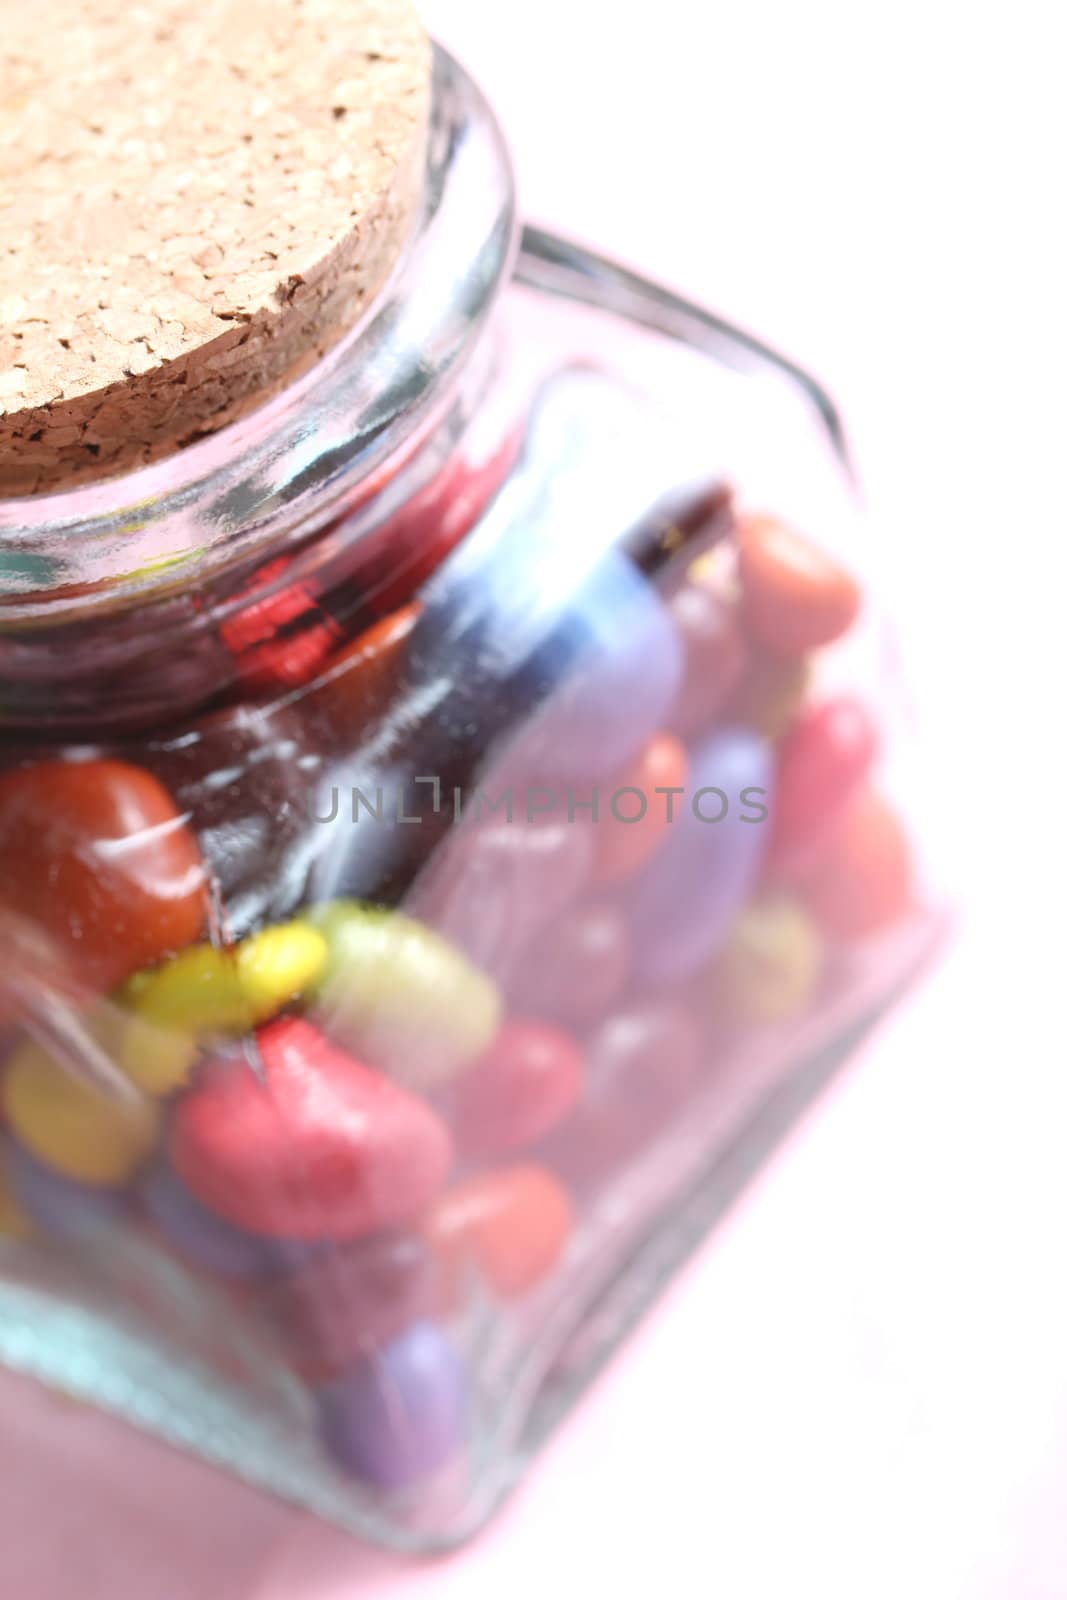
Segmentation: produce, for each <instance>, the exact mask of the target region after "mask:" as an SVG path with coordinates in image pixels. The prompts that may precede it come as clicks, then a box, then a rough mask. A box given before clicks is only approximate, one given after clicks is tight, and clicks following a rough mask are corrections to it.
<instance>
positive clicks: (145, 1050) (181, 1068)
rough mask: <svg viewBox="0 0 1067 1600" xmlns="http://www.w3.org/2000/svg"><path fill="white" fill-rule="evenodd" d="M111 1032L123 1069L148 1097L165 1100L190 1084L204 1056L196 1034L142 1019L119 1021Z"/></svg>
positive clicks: (134, 1017) (126, 1018) (116, 1021)
mask: <svg viewBox="0 0 1067 1600" xmlns="http://www.w3.org/2000/svg"><path fill="white" fill-rule="evenodd" d="M111 1031H112V1032H113V1033H114V1035H115V1039H116V1044H115V1056H116V1059H117V1061H118V1063H119V1066H120V1067H121V1068H122V1070H123V1072H125V1074H126V1076H127V1077H128V1078H129V1079H130V1080H131V1082H132V1083H135V1084H136V1085H137V1087H138V1088H139V1089H143V1090H144V1092H145V1094H152V1095H157V1096H159V1097H163V1096H165V1095H169V1094H173V1093H174V1091H175V1090H176V1089H181V1088H184V1086H185V1085H186V1084H187V1083H188V1081H189V1078H190V1076H191V1075H192V1071H193V1068H194V1066H195V1065H196V1062H197V1058H198V1056H199V1054H200V1050H199V1046H198V1044H197V1041H196V1039H195V1037H194V1036H193V1035H192V1034H190V1033H187V1032H186V1031H185V1030H184V1029H182V1028H175V1027H158V1026H157V1025H156V1024H155V1023H152V1022H149V1021H146V1020H145V1018H143V1017H138V1016H122V1017H121V1018H117V1019H115V1020H114V1021H113V1023H112V1028H111Z"/></svg>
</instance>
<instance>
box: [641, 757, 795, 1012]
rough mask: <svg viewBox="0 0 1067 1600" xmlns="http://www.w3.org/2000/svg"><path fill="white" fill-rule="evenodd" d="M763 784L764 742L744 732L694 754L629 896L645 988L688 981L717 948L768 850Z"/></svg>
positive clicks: (767, 780)
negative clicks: (661, 837) (668, 819)
mask: <svg viewBox="0 0 1067 1600" xmlns="http://www.w3.org/2000/svg"><path fill="white" fill-rule="evenodd" d="M771 781H772V779H771V761H770V754H769V750H768V747H767V745H766V744H765V742H764V741H763V740H762V739H760V738H759V737H758V736H757V735H756V734H754V733H750V732H747V731H746V730H744V729H736V728H731V729H724V730H723V731H722V732H721V733H718V734H715V735H714V736H713V737H712V738H711V739H709V740H708V741H707V742H706V743H705V744H703V745H702V746H701V747H700V748H699V749H698V750H696V751H694V753H693V756H692V759H691V764H690V779H689V790H688V792H687V793H686V795H685V796H684V797H683V799H682V800H681V801H680V803H679V805H678V806H677V808H676V810H675V816H674V821H673V823H672V824H671V827H670V828H669V830H668V835H667V839H666V842H665V843H664V845H663V846H662V848H661V849H660V850H659V851H658V853H657V854H656V855H655V856H654V857H653V859H652V861H651V862H650V863H649V865H648V866H647V867H646V869H645V871H644V872H643V873H642V874H641V875H640V877H638V878H637V879H636V880H635V881H634V883H633V884H632V885H631V886H629V888H628V893H627V904H628V907H629V909H630V913H631V918H632V922H633V927H634V940H635V945H636V952H635V966H636V968H637V970H638V971H639V972H640V973H642V974H643V975H644V976H645V977H646V978H648V979H649V980H650V981H652V982H654V983H661V982H667V981H673V980H675V979H682V978H687V977H689V976H691V975H692V974H693V973H694V972H696V971H697V970H698V969H699V968H700V967H702V966H703V965H704V963H705V962H707V961H709V960H710V959H711V957H712V956H713V955H714V954H715V952H716V950H717V949H718V947H719V946H720V945H721V944H722V942H723V940H724V939H725V937H726V935H727V933H728V932H729V930H730V926H731V924H732V923H733V921H734V918H735V917H736V915H737V913H738V911H739V910H740V908H741V906H742V905H743V904H744V902H745V901H746V900H747V899H748V896H749V894H750V892H751V890H752V889H753V887H754V885H755V882H756V879H757V877H758V874H759V870H760V865H761V863H762V860H763V856H764V853H765V851H766V848H767V843H768V839H769V835H770V828H769V825H768V822H767V820H766V818H767V807H768V806H769V804H770V791H771Z"/></svg>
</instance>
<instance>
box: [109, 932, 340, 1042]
mask: <svg viewBox="0 0 1067 1600" xmlns="http://www.w3.org/2000/svg"><path fill="white" fill-rule="evenodd" d="M328 954H329V951H328V947H327V944H326V940H325V939H324V938H323V936H322V934H321V933H319V932H318V930H317V929H315V928H313V927H312V926H311V925H310V924H309V923H306V922H291V923H286V924H285V925H283V926H281V927H276V928H264V929H263V931H262V932H261V933H257V934H253V935H252V937H251V938H248V939H245V940H242V942H241V943H240V944H239V945H237V946H236V948H235V949H233V950H219V949H216V948H215V946H213V945H206V944H201V945H193V946H192V947H191V948H190V949H187V950H183V951H181V953H180V954H179V955H176V956H174V957H172V958H171V960H170V961H168V962H167V963H166V965H164V966H162V967H157V968H155V969H154V970H153V971H151V972H144V973H138V974H137V976H136V977H134V978H133V979H132V980H131V981H130V982H129V983H128V984H127V985H126V988H125V990H124V991H123V995H122V999H123V1000H124V1002H125V1003H126V1004H127V1005H128V1006H129V1007H130V1008H131V1009H132V1010H133V1011H134V1012H135V1013H136V1015H137V1016H138V1017H139V1018H142V1019H144V1020H145V1021H146V1022H150V1023H155V1024H156V1025H157V1026H159V1027H175V1028H182V1029H185V1030H187V1031H192V1032H197V1031H199V1032H205V1033H207V1032H238V1033H242V1032H244V1031H245V1030H247V1029H248V1028H251V1027H253V1026H255V1024H257V1023H260V1022H266V1021H268V1020H269V1019H270V1018H271V1017H272V1016H274V1015H276V1013H277V1012H279V1011H281V1010H282V1009H283V1008H284V1007H285V1006H287V1005H290V1004H292V1002H293V1001H294V1000H298V999H300V997H301V996H302V995H303V994H304V993H305V992H306V991H308V990H310V989H313V988H314V987H315V986H316V985H317V984H318V983H319V981H320V980H321V978H322V976H323V973H324V972H325V970H326V962H327V958H328Z"/></svg>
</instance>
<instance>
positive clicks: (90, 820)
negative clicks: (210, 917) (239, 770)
mask: <svg viewBox="0 0 1067 1600" xmlns="http://www.w3.org/2000/svg"><path fill="white" fill-rule="evenodd" d="M0 896H2V899H3V902H4V904H5V905H6V906H8V907H9V908H11V909H12V910H14V911H15V912H17V913H21V914H22V915H23V916H25V917H27V918H29V919H31V920H33V919H36V921H37V923H38V925H39V926H40V927H41V928H42V929H43V930H44V931H45V932H46V933H47V934H48V935H50V936H51V938H52V940H53V941H54V943H55V945H56V948H57V950H58V951H59V952H60V954H61V955H63V956H64V957H65V958H66V960H67V961H68V962H69V965H70V968H71V970H72V972H74V973H75V974H76V975H77V977H78V978H79V979H80V980H81V981H82V982H84V983H86V984H88V985H90V986H92V987H93V988H95V989H99V990H107V989H111V988H113V987H114V986H115V985H116V984H118V983H120V982H121V981H122V980H123V979H124V978H126V977H128V976H129V974H130V973H131V972H135V971H137V969H138V968H140V967H145V966H149V965H151V964H152V963H153V962H155V961H159V960H160V959H161V958H162V957H163V956H165V955H168V954H170V952H171V951H174V950H179V949H181V948H182V947H183V946H184V945H187V944H190V943H191V942H192V941H193V940H194V939H196V938H198V937H199V935H200V933H201V931H202V929H203V927H204V920H205V915H206V910H207V879H206V875H205V872H204V868H203V865H202V863H201V860H200V853H199V850H198V848H197V844H196V840H195V839H194V837H193V834H192V832H191V831H190V829H189V828H188V826H187V825H186V822H185V820H184V818H183V817H182V816H181V814H180V813H179V812H178V810H177V808H176V807H175V805H174V802H173V801H172V799H171V797H170V795H169V794H168V793H167V791H166V790H165V789H164V788H163V787H162V785H161V784H160V783H159V782H157V780H156V779H155V778H153V777H152V775H151V774H150V773H148V772H145V771H144V770H142V769H141V768H139V767H134V766H129V765H127V764H126V763H124V762H119V761H79V762H64V761H43V762H40V763H38V764H37V765H35V766H31V767H23V768H20V769H18V770H16V771H14V772H8V773H6V774H4V775H3V776H2V777H0Z"/></svg>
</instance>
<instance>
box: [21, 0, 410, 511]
mask: <svg viewBox="0 0 1067 1600" xmlns="http://www.w3.org/2000/svg"><path fill="white" fill-rule="evenodd" d="M429 81H430V53H429V47H428V43H427V40H426V38H425V35H424V33H423V31H422V29H421V27H420V25H419V23H418V21H417V20H416V18H415V15H414V12H413V10H412V8H411V6H410V5H409V3H408V0H210V3H206V4H205V3H204V0H142V3H137V0H134V3H132V4H131V3H130V0H93V3H92V4H88V5H87V4H86V3H85V0H34V3H32V4H19V5H12V6H9V7H7V8H6V9H5V13H4V28H3V30H2V31H0V496H5V495H6V496H11V495H32V494H37V493H43V492H51V491H55V490H58V489H64V488H68V487H72V486H75V485H77V484H80V483H84V482H87V481H91V480H96V479H100V478H104V477H107V476H110V475H113V474H115V473H118V472H122V471H127V470H129V469H131V468H133V467H136V466H140V465H143V464H145V463H147V462H150V461H154V460H157V459H158V458H160V457H161V456H164V455H167V454H170V453H172V452H173V451H175V450H177V449H180V448H181V447H182V446H183V445H186V444H188V443H190V442H192V441H193V440H195V439H197V438H199V437H202V436H203V435H204V434H207V433H211V432H214V431H215V430H216V429H218V428H220V427H222V426H223V425H224V424H226V423H228V422H232V421H233V420H234V419H235V418H237V417H239V416H241V415H242V414H243V413H245V412H246V411H248V410H250V409H251V408H252V407H253V406H255V405H257V404H259V403H260V402H261V401H263V400H264V399H266V398H267V397H268V396H269V395H271V394H273V393H276V392H277V391H278V390H279V389H281V388H282V387H284V386H285V385H286V384H287V383H289V382H290V381H291V380H292V379H293V378H295V377H296V376H298V375H299V374H300V373H301V372H302V371H304V370H305V369H306V368H307V367H309V366H311V365H312V364H313V363H314V362H315V361H316V360H317V359H318V358H319V357H320V356H321V355H322V354H323V352H324V351H325V350H326V349H327V348H329V346H330V345H331V344H333V343H335V342H336V340H337V339H338V338H340V337H341V335H342V334H343V333H345V332H346V331H347V330H348V329H349V328H350V327H351V326H352V324H353V323H354V322H355V321H356V319H357V318H358V316H359V314H360V312H361V311H362V309H363V308H364V306H365V305H366V303H367V301H368V300H369V299H370V297H372V296H373V294H374V293H375V291H376V290H377V289H378V288H379V287H380V285H381V284H382V282H383V280H384V279H385V277H386V276H387V275H388V273H389V270H390V268H391V267H392V265H393V264H394V262H395V260H396V259H397V256H398V255H399V253H400V250H401V248H402V246H403V243H404V240H405V238H406V237H407V235H408V232H409V228H410V224H411V220H412V217H413V214H414V211H415V207H416V204H417V201H418V193H419V181H420V176H421V165H422V155H423V148H424V137H425V130H426V123H427V117H428V106H429Z"/></svg>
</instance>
